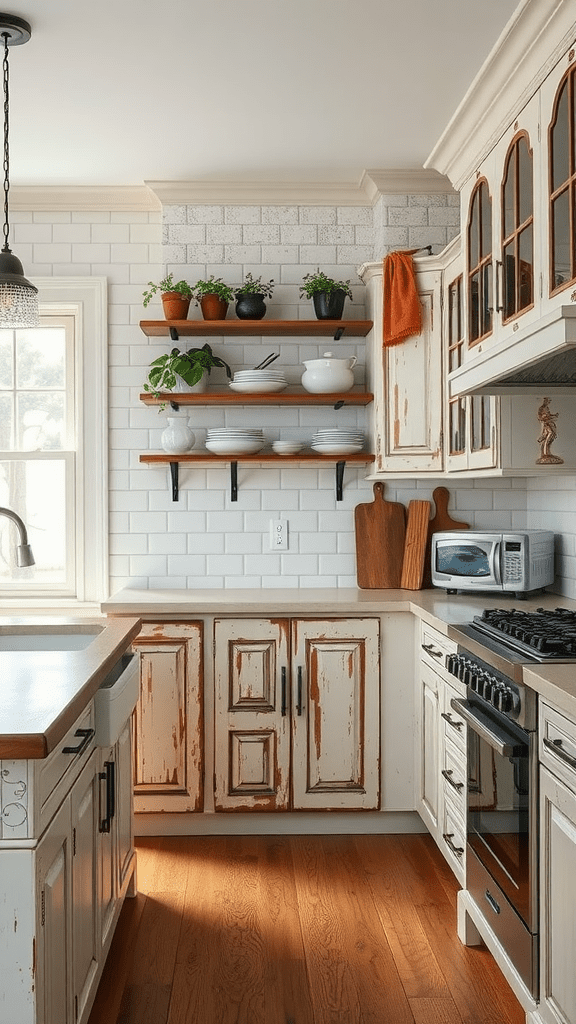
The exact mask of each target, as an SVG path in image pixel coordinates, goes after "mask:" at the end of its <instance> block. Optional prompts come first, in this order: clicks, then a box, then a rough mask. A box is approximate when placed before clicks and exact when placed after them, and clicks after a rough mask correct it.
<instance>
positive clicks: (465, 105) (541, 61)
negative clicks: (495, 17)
mask: <svg viewBox="0 0 576 1024" xmlns="http://www.w3.org/2000/svg"><path fill="white" fill-rule="evenodd" d="M575 38H576V21H575V16H574V0H546V2H545V3H542V0H521V2H520V4H519V6H518V8H517V9H516V11H515V12H514V14H513V15H512V17H511V19H510V21H509V22H508V24H507V25H506V27H505V28H504V30H503V32H502V33H501V35H500V37H499V38H498V39H497V41H496V43H495V45H494V46H493V48H492V50H491V51H490V53H489V54H488V57H487V58H486V60H485V61H484V64H483V65H482V67H481V68H480V71H479V72H478V74H477V75H476V77H475V79H474V81H473V82H472V84H471V86H470V88H469V89H468V91H467V92H466V94H465V95H464V97H463V99H462V101H461V103H460V104H459V106H458V107H457V109H456V111H455V113H454V115H453V116H452V118H451V119H450V121H449V122H448V125H447V126H446V128H445V129H444V131H443V133H442V135H441V136H440V139H439V140H438V142H437V143H436V145H435V146H434V149H433V150H432V152H431V153H430V156H429V157H428V159H427V160H426V161H425V164H424V166H425V167H426V168H435V169H436V170H438V171H439V172H440V173H441V174H445V175H446V176H447V177H448V178H449V179H450V181H451V182H452V184H453V185H454V188H455V189H457V190H459V189H460V188H461V187H462V185H463V184H464V182H465V181H466V180H467V179H468V178H469V177H470V175H471V174H472V173H473V172H474V170H475V169H476V168H477V166H478V165H479V164H480V163H481V162H482V160H483V159H484V157H485V156H487V154H488V153H489V152H490V150H491V149H492V148H493V146H494V145H495V144H496V142H497V141H498V139H500V138H501V137H502V135H503V134H504V132H505V131H506V129H507V128H508V126H509V125H510V124H511V123H512V122H513V121H514V120H515V119H516V117H517V116H518V114H519V113H520V112H521V110H522V108H523V107H524V106H525V105H526V103H527V102H528V100H529V99H530V97H531V96H533V95H534V93H535V92H536V91H537V90H538V88H539V87H540V85H541V84H542V82H543V81H544V79H545V78H546V76H547V75H548V74H549V73H550V71H551V70H552V68H553V67H554V65H555V64H556V63H557V62H558V60H559V59H560V58H561V56H562V55H563V53H565V52H566V50H567V49H568V48H569V47H570V46H571V45H572V43H573V42H574V39H575Z"/></svg>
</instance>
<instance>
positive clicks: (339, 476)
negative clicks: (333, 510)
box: [336, 461, 346, 501]
mask: <svg viewBox="0 0 576 1024" xmlns="http://www.w3.org/2000/svg"><path fill="white" fill-rule="evenodd" d="M345 466H346V462H344V461H343V462H337V463H336V501H342V498H343V484H344V467H345Z"/></svg>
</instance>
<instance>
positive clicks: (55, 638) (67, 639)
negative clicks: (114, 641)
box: [0, 626, 103, 651]
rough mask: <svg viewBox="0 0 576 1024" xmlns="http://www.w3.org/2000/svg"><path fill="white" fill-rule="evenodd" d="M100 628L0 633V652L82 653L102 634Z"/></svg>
mask: <svg viewBox="0 0 576 1024" xmlns="http://www.w3.org/2000/svg"><path fill="white" fill-rule="evenodd" d="M102 628H103V627H102V626H97V627H96V626H95V627H93V628H92V629H91V630H86V629H82V631H81V632H79V631H70V632H68V631H67V630H66V627H65V628H64V631H61V632H57V631H56V632H54V631H48V630H47V631H46V632H39V631H36V632H34V633H32V632H31V633H25V632H20V631H19V632H10V633H8V632H6V633H3V632H1V631H0V651H84V650H86V648H87V647H89V646H90V644H91V643H92V641H93V640H94V639H95V638H96V637H97V636H99V635H100V633H101V632H102Z"/></svg>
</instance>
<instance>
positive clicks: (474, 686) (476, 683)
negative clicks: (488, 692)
mask: <svg viewBox="0 0 576 1024" xmlns="http://www.w3.org/2000/svg"><path fill="white" fill-rule="evenodd" d="M481 686H482V674H481V673H480V672H472V675H471V677H470V689H471V690H474V693H478V692H479V689H480V687H481Z"/></svg>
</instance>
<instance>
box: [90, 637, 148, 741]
mask: <svg viewBox="0 0 576 1024" xmlns="http://www.w3.org/2000/svg"><path fill="white" fill-rule="evenodd" d="M139 689H140V677H139V665H138V658H137V657H136V655H135V654H123V655H122V657H121V658H120V660H119V661H118V662H116V665H115V666H114V668H113V669H112V670H111V671H110V672H109V673H108V675H107V676H106V679H105V680H104V682H103V683H101V685H100V688H99V690H97V691H96V696H95V697H94V720H95V725H94V728H95V730H96V745H97V746H99V747H111V746H113V745H114V743H116V740H117V739H118V737H119V736H120V733H121V731H122V729H123V727H124V725H125V723H126V722H127V720H128V719H129V718H130V715H131V714H132V712H133V710H134V708H135V706H136V701H137V700H138V693H139Z"/></svg>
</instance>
